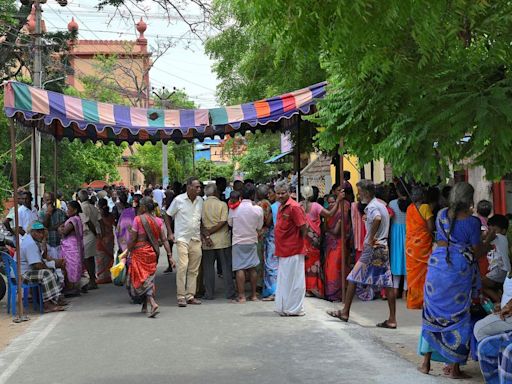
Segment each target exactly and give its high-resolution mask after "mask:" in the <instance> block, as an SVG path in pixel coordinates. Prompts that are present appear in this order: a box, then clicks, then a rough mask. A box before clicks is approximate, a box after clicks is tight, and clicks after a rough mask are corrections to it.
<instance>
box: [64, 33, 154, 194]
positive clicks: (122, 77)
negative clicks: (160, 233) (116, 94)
mask: <svg viewBox="0 0 512 384" xmlns="http://www.w3.org/2000/svg"><path fill="white" fill-rule="evenodd" d="M70 48H71V54H70V65H71V67H72V68H73V70H74V74H73V75H70V76H68V78H67V82H68V84H69V85H71V86H73V87H75V88H76V89H77V90H78V91H83V90H84V87H83V84H82V82H81V81H80V79H81V78H83V77H84V76H93V77H96V78H98V79H101V78H102V77H104V76H105V74H104V73H102V72H101V70H100V69H101V66H100V62H99V61H98V59H97V55H104V56H106V57H108V56H112V55H116V57H117V60H116V63H115V65H114V67H113V68H114V70H113V72H112V73H110V74H108V78H115V79H116V85H117V86H119V87H120V88H121V89H122V90H124V94H122V95H121V96H124V97H126V98H127V99H130V104H132V105H133V104H135V103H136V102H137V99H139V100H141V101H142V103H145V101H144V99H145V97H144V95H139V94H138V93H139V92H140V91H141V90H143V91H145V92H149V90H150V84H149V73H148V72H149V70H148V68H149V65H150V55H149V54H148V52H147V41H145V40H144V39H138V40H136V41H111V40H76V41H75V42H74V43H73V44H72V46H71V47H70ZM137 88H139V89H137ZM139 105H140V102H139ZM140 106H142V105H140ZM132 150H133V151H136V148H135V147H132ZM132 150H130V149H129V148H126V149H125V151H124V152H123V155H122V156H123V163H122V164H121V165H119V166H118V167H117V171H118V173H119V175H120V178H121V180H120V181H121V182H122V183H123V184H124V185H125V186H134V185H143V184H144V175H143V174H142V172H141V171H140V170H138V169H136V168H131V167H130V165H129V158H130V157H131V156H132Z"/></svg>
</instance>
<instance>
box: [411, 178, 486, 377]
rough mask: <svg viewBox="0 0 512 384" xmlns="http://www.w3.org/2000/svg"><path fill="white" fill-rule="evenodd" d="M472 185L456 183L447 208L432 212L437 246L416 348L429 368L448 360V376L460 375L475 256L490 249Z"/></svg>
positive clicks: (467, 339) (467, 336) (466, 341)
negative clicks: (482, 232)
mask: <svg viewBox="0 0 512 384" xmlns="http://www.w3.org/2000/svg"><path fill="white" fill-rule="evenodd" d="M473 195H474V189H473V187H472V186H471V185H470V184H468V183H458V184H456V185H455V186H454V187H453V189H452V191H451V193H450V200H449V208H445V209H443V210H441V211H440V212H439V214H438V216H437V220H436V229H437V237H436V241H437V248H436V249H435V250H434V252H433V253H432V255H431V256H430V259H429V262H428V272H427V277H426V281H425V292H424V297H425V300H424V305H423V325H422V332H421V339H420V352H421V354H423V355H424V356H425V357H424V361H423V365H422V366H421V367H420V368H419V370H420V371H421V372H423V373H427V374H428V373H429V371H430V360H431V359H433V360H437V361H443V362H445V363H448V364H450V365H451V366H450V369H449V372H450V375H451V377H452V378H458V379H460V378H465V377H467V375H466V374H464V373H463V372H461V370H460V364H461V363H462V364H464V363H465V362H466V361H467V358H468V355H469V342H470V339H471V334H472V332H473V330H472V323H471V320H470V313H469V308H470V305H471V299H472V295H474V294H476V293H477V291H476V289H475V288H477V289H478V288H479V281H478V280H477V279H478V278H479V274H478V270H477V268H476V265H477V259H478V258H479V257H481V256H483V255H484V254H485V253H486V250H487V249H488V248H489V244H490V241H491V240H492V234H490V235H489V236H488V238H486V239H485V241H484V243H482V240H481V236H480V226H481V225H480V222H479V221H478V219H477V218H476V217H474V216H472V208H473Z"/></svg>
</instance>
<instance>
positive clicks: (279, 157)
mask: <svg viewBox="0 0 512 384" xmlns="http://www.w3.org/2000/svg"><path fill="white" fill-rule="evenodd" d="M292 152H293V151H286V152H283V153H280V154H279V155H275V156H273V157H271V158H270V159H268V160H266V161H265V164H271V163H275V162H276V161H278V160H279V159H282V158H283V157H285V156H287V155H289V154H290V153H292Z"/></svg>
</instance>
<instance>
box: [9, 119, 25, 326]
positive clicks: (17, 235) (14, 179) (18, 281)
mask: <svg viewBox="0 0 512 384" xmlns="http://www.w3.org/2000/svg"><path fill="white" fill-rule="evenodd" d="M9 131H10V135H11V162H12V163H11V167H12V184H13V185H12V187H13V199H14V228H15V230H14V236H15V239H16V264H17V268H16V269H17V270H16V275H17V277H18V278H17V279H16V285H17V303H16V305H17V311H16V313H17V315H16V317H15V318H14V320H13V321H14V322H15V323H19V322H21V321H26V320H28V319H27V318H26V317H25V315H24V313H23V300H22V289H21V254H20V252H21V249H20V219H19V216H18V168H17V166H16V165H17V164H16V133H15V132H14V122H13V121H12V120H11V119H9Z"/></svg>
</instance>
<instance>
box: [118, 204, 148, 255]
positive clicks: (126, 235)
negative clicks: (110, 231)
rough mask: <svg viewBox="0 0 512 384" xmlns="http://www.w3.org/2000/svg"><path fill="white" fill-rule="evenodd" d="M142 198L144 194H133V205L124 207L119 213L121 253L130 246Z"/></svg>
mask: <svg viewBox="0 0 512 384" xmlns="http://www.w3.org/2000/svg"><path fill="white" fill-rule="evenodd" d="M141 199H142V195H135V196H133V202H132V206H131V207H129V208H124V209H123V210H122V212H121V213H120V214H119V219H118V220H117V226H116V237H117V243H118V245H119V254H121V253H122V252H123V251H125V250H126V249H127V248H128V242H129V241H130V230H131V229H132V224H133V219H135V216H137V210H138V208H139V202H140V200H141Z"/></svg>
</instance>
